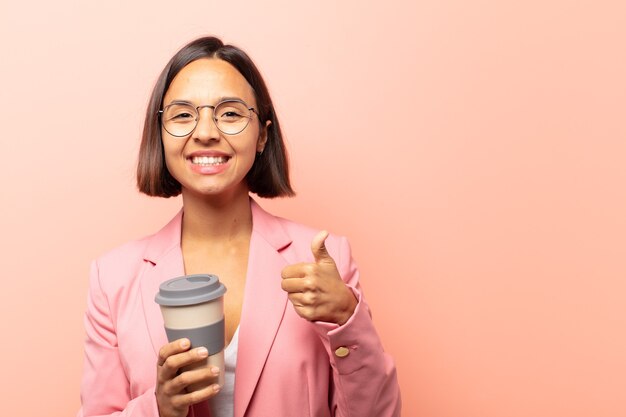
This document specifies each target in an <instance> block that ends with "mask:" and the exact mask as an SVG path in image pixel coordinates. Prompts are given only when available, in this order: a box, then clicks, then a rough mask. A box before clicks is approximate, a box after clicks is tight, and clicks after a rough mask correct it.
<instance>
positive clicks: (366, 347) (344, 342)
mask: <svg viewBox="0 0 626 417" xmlns="http://www.w3.org/2000/svg"><path fill="white" fill-rule="evenodd" d="M349 288H350V289H351V290H352V292H353V293H354V295H355V296H356V297H357V300H358V302H357V306H356V308H355V309H354V313H353V314H352V316H351V317H350V318H349V319H348V321H347V322H345V323H344V324H343V325H341V326H340V325H338V324H335V323H328V322H322V321H316V322H314V323H313V324H314V326H315V329H316V331H317V333H318V335H319V336H320V338H321V340H322V342H323V343H324V347H325V348H326V351H327V353H328V357H329V359H330V365H331V366H332V368H333V369H334V370H335V371H336V372H338V373H339V374H341V375H345V374H350V373H352V372H355V371H357V370H359V369H360V368H362V367H364V366H366V365H368V364H370V365H371V364H373V363H374V362H375V361H376V358H377V357H379V356H380V355H381V354H383V349H382V345H381V343H380V339H379V338H378V334H377V333H376V329H375V328H374V324H373V323H372V318H371V315H370V311H369V308H368V306H367V304H366V303H365V300H363V297H362V295H361V293H360V292H359V291H357V290H356V289H355V288H353V287H351V286H349Z"/></svg>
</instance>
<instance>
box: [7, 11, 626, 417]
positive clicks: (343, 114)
mask: <svg viewBox="0 0 626 417" xmlns="http://www.w3.org/2000/svg"><path fill="white" fill-rule="evenodd" d="M20 3H22V4H20ZM185 4H186V6H183V5H182V4H178V2H174V1H172V0H170V1H167V2H165V1H147V0H142V1H132V2H122V1H109V2H94V1H70V0H59V1H54V2H45V1H40V2H39V4H35V3H34V2H8V1H7V2H3V3H2V4H0V51H1V58H0V59H1V62H2V64H1V66H0V71H1V76H0V83H1V85H0V95H1V100H0V117H1V119H0V154H1V155H2V163H1V164H0V177H1V178H2V188H3V191H4V192H3V196H2V212H3V215H2V216H1V217H0V230H1V231H2V238H1V240H0V242H1V244H2V247H1V250H2V252H1V253H2V258H1V263H2V264H1V271H2V273H3V277H2V291H0V308H1V309H2V311H1V314H2V321H1V322H2V343H1V344H0V350H1V351H0V357H1V361H2V376H1V377H0V392H1V393H2V394H1V395H2V399H3V401H2V407H1V411H0V414H2V415H5V416H16V415H21V416H67V415H73V414H74V413H75V411H76V410H77V408H78V407H79V396H78V390H79V380H80V373H81V368H82V340H83V329H82V316H83V311H84V308H85V297H86V285H87V274H88V265H89V261H90V260H91V259H92V258H94V257H96V256H98V255H99V254H101V253H102V252H104V251H105V250H108V249H110V248H112V247H114V246H116V245H119V244H121V243H122V242H124V241H127V240H129V239H133V238H137V237H140V236H143V235H145V234H148V233H151V232H153V231H155V230H156V229H157V228H159V227H160V226H161V225H162V224H164V222H166V221H167V220H168V219H169V217H170V216H171V215H172V214H173V213H175V212H176V211H177V210H178V208H179V206H180V201H179V200H169V201H166V200H159V199H149V198H147V197H142V196H141V195H139V194H138V193H137V192H136V191H135V185H134V169H135V159H136V153H137V148H138V143H139V136H140V131H141V125H142V116H143V113H144V109H145V105H146V103H147V98H148V94H149V92H150V89H151V87H152V84H153V82H154V81H155V79H156V77H157V75H158V73H159V71H160V69H161V68H162V67H163V65H164V64H165V62H166V61H167V59H168V58H169V57H170V56H171V55H172V54H173V53H174V52H175V51H176V50H177V49H178V48H179V47H180V46H182V45H183V44H184V43H186V42H187V41H189V40H191V39H193V38H195V37H197V36H199V35H203V34H217V35H219V36H221V37H223V39H224V40H226V41H227V42H232V43H234V44H237V45H239V46H241V47H243V48H244V49H246V50H247V51H249V52H250V54H251V55H252V57H253V58H254V59H255V60H256V62H257V63H258V65H259V67H260V69H261V71H262V72H263V73H264V75H265V76H266V79H267V81H268V83H269V86H270V89H271V91H272V94H273V98H274V100H275V103H276V105H277V108H278V112H279V115H280V117H281V121H282V123H283V126H284V129H285V133H286V136H287V138H288V142H289V143H288V144H289V148H290V151H291V157H292V163H293V179H294V183H295V186H296V189H297V191H298V192H299V194H298V196H297V197H296V198H295V199H291V200H279V201H271V202H269V201H268V202H264V201H263V202H262V204H263V205H264V206H265V207H266V208H269V209H270V210H272V211H273V212H275V213H278V214H281V215H284V216H287V217H290V218H293V219H295V220H298V221H301V222H305V223H308V224H311V225H313V226H317V227H320V228H328V229H330V230H331V231H333V232H335V233H340V234H344V235H347V236H348V237H349V238H350V240H351V242H352V245H353V248H354V253H355V256H356V258H357V261H358V262H359V264H360V267H361V270H362V277H363V284H364V287H365V291H366V296H367V297H368V299H369V302H370V304H371V306H372V308H373V312H374V320H375V322H376V325H377V328H378V329H379V331H380V333H381V336H382V338H383V340H384V344H385V346H386V349H387V350H388V351H389V352H390V353H391V354H392V355H393V356H394V357H395V358H396V360H397V364H398V372H399V376H400V383H401V387H402V392H403V399H404V413H403V415H404V416H409V417H412V416H420V417H421V416H424V417H426V416H429V417H458V416H463V417H473V416H476V417H517V416H519V417H522V416H524V417H526V416H539V417H541V416H570V417H573V416H592V415H593V416H606V417H609V416H610V417H613V416H615V417H617V416H625V415H626V402H625V401H624V390H625V388H626V355H625V352H626V332H625V331H624V329H625V328H626V216H625V213H626V163H625V161H624V159H625V156H626V140H625V139H626V123H625V120H626V119H625V115H624V113H625V108H626V106H625V103H626V48H625V46H624V40H625V39H626V7H625V6H624V3H623V1H617V0H616V1H597V0H594V1H591V0H582V1H575V2H574V1H570V0H560V1H543V0H542V1H539V0H531V1H526V2H513V1H495V0H494V1H465V0H436V1H435V0H431V1H428V2H426V1H418V2H416V1H410V0H406V1H378V2H370V1H363V0H361V1H356V0H349V1H340V2H337V1H330V0H326V1H316V2H312V1H309V2H294V1H286V0H283V1H280V0H270V1H263V2H260V1H259V2H245V1H243V2H217V1H202V2H200V1H187V2H185Z"/></svg>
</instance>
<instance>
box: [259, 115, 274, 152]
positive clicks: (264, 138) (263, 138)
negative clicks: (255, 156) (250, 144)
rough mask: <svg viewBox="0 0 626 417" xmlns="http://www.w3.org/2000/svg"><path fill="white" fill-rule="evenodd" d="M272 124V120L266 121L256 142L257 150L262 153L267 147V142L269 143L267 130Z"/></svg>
mask: <svg viewBox="0 0 626 417" xmlns="http://www.w3.org/2000/svg"><path fill="white" fill-rule="evenodd" d="M271 124H272V121H271V120H268V121H266V122H265V126H263V128H262V129H261V132H260V133H259V140H257V142H256V151H257V152H259V153H262V152H263V149H265V144H266V143H267V132H268V130H269V127H270V125H271Z"/></svg>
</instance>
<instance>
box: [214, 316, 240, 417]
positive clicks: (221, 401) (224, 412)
mask: <svg viewBox="0 0 626 417" xmlns="http://www.w3.org/2000/svg"><path fill="white" fill-rule="evenodd" d="M238 346H239V326H237V330H235V334H234V335H233V338H232V339H231V341H230V343H229V344H228V346H226V348H225V349H224V368H226V369H225V374H224V386H223V387H222V389H221V391H220V392H219V393H218V394H217V395H216V396H215V397H213V398H211V400H209V406H210V408H211V415H212V416H213V417H233V413H234V410H233V409H234V406H235V366H236V365H237V348H238Z"/></svg>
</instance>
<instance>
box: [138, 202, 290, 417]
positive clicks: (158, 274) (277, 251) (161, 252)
mask: <svg viewBox="0 0 626 417" xmlns="http://www.w3.org/2000/svg"><path fill="white" fill-rule="evenodd" d="M250 206H251V210H252V221H253V230H252V235H251V237H250V252H249V258H248V271H247V276H246V285H245V290H244V302H243V308H242V312H241V321H240V323H239V346H238V354H237V367H236V371H235V372H236V377H235V417H243V415H244V414H245V411H246V409H247V408H248V405H249V404H250V400H251V399H252V396H253V394H254V390H255V387H256V385H257V382H258V380H259V378H260V376H261V373H262V371H263V367H264V365H265V360H266V358H267V355H268V354H269V351H270V349H271V347H272V344H273V342H274V338H275V337H276V333H277V332H278V328H279V326H280V323H281V321H282V319H283V315H284V313H285V307H286V305H287V294H286V293H285V292H284V291H283V290H282V288H281V286H280V283H281V276H280V272H281V270H282V269H283V268H284V267H285V266H287V264H288V263H289V262H288V261H287V260H286V259H285V258H284V257H283V254H282V253H281V252H282V251H283V250H284V249H285V248H287V247H288V246H289V245H290V244H291V238H290V237H289V235H288V234H287V232H286V231H285V230H284V229H283V226H282V224H281V222H280V220H279V219H278V218H276V217H274V216H272V215H271V214H269V213H267V212H266V211H264V210H263V209H262V208H261V207H260V206H259V205H258V204H257V203H256V202H255V201H254V200H252V199H250ZM182 216H183V211H182V210H181V211H180V212H179V213H178V214H177V215H176V216H175V217H174V218H173V219H172V220H171V221H170V222H169V223H168V224H167V225H166V226H165V227H163V229H161V230H160V231H159V232H157V233H156V234H155V235H153V236H152V237H151V238H150V242H149V244H148V247H147V249H146V253H145V256H144V260H145V261H146V264H145V265H144V269H143V273H142V275H141V277H140V286H141V297H142V302H143V308H144V312H145V319H146V325H147V327H148V330H149V333H150V338H151V341H152V345H153V348H154V352H155V354H156V355H158V352H159V349H160V348H161V346H163V345H164V344H165V343H167V337H166V335H165V330H164V329H163V317H162V316H161V311H160V309H159V306H158V304H157V303H156V302H155V301H154V297H155V295H156V293H157V292H158V290H159V285H160V284H161V283H162V282H164V281H166V280H168V279H171V278H175V277H178V276H182V275H184V273H185V267H184V263H183V256H182V251H181V248H180V236H181V228H182Z"/></svg>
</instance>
